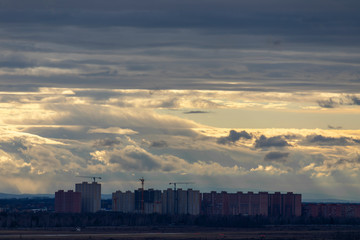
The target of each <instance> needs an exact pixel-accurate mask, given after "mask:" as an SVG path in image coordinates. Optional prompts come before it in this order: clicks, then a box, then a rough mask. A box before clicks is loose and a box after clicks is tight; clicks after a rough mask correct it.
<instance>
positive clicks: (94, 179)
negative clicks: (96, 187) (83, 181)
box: [77, 176, 101, 183]
mask: <svg viewBox="0 0 360 240" xmlns="http://www.w3.org/2000/svg"><path fill="white" fill-rule="evenodd" d="M77 177H81V178H90V179H92V180H93V182H94V183H96V179H101V177H95V176H77Z"/></svg>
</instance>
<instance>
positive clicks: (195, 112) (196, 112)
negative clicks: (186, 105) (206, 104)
mask: <svg viewBox="0 0 360 240" xmlns="http://www.w3.org/2000/svg"><path fill="white" fill-rule="evenodd" d="M199 113H209V112H206V111H188V112H184V114H199Z"/></svg>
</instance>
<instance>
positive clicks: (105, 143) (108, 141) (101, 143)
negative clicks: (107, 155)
mask: <svg viewBox="0 0 360 240" xmlns="http://www.w3.org/2000/svg"><path fill="white" fill-rule="evenodd" d="M118 144H120V141H119V140H118V139H112V138H104V139H98V140H96V141H95V143H94V147H113V146H115V145H118Z"/></svg>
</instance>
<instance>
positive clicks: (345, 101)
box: [318, 95, 360, 108]
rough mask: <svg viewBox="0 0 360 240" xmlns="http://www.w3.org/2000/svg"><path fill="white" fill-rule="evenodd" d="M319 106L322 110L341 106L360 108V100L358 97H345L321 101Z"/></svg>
mask: <svg viewBox="0 0 360 240" xmlns="http://www.w3.org/2000/svg"><path fill="white" fill-rule="evenodd" d="M318 104H319V106H320V107H322V108H335V107H339V106H354V105H355V106H359V105H360V98H359V97H358V96H357V95H345V96H340V97H337V98H329V99H327V100H319V101H318Z"/></svg>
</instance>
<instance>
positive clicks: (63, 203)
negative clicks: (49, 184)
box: [55, 190, 81, 213]
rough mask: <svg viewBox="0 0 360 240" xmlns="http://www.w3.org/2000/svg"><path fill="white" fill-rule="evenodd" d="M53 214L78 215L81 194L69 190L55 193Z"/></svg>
mask: <svg viewBox="0 0 360 240" xmlns="http://www.w3.org/2000/svg"><path fill="white" fill-rule="evenodd" d="M55 212H57V213H80V212H81V193H79V192H74V191H72V190H69V191H67V192H64V190H59V191H57V192H55Z"/></svg>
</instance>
